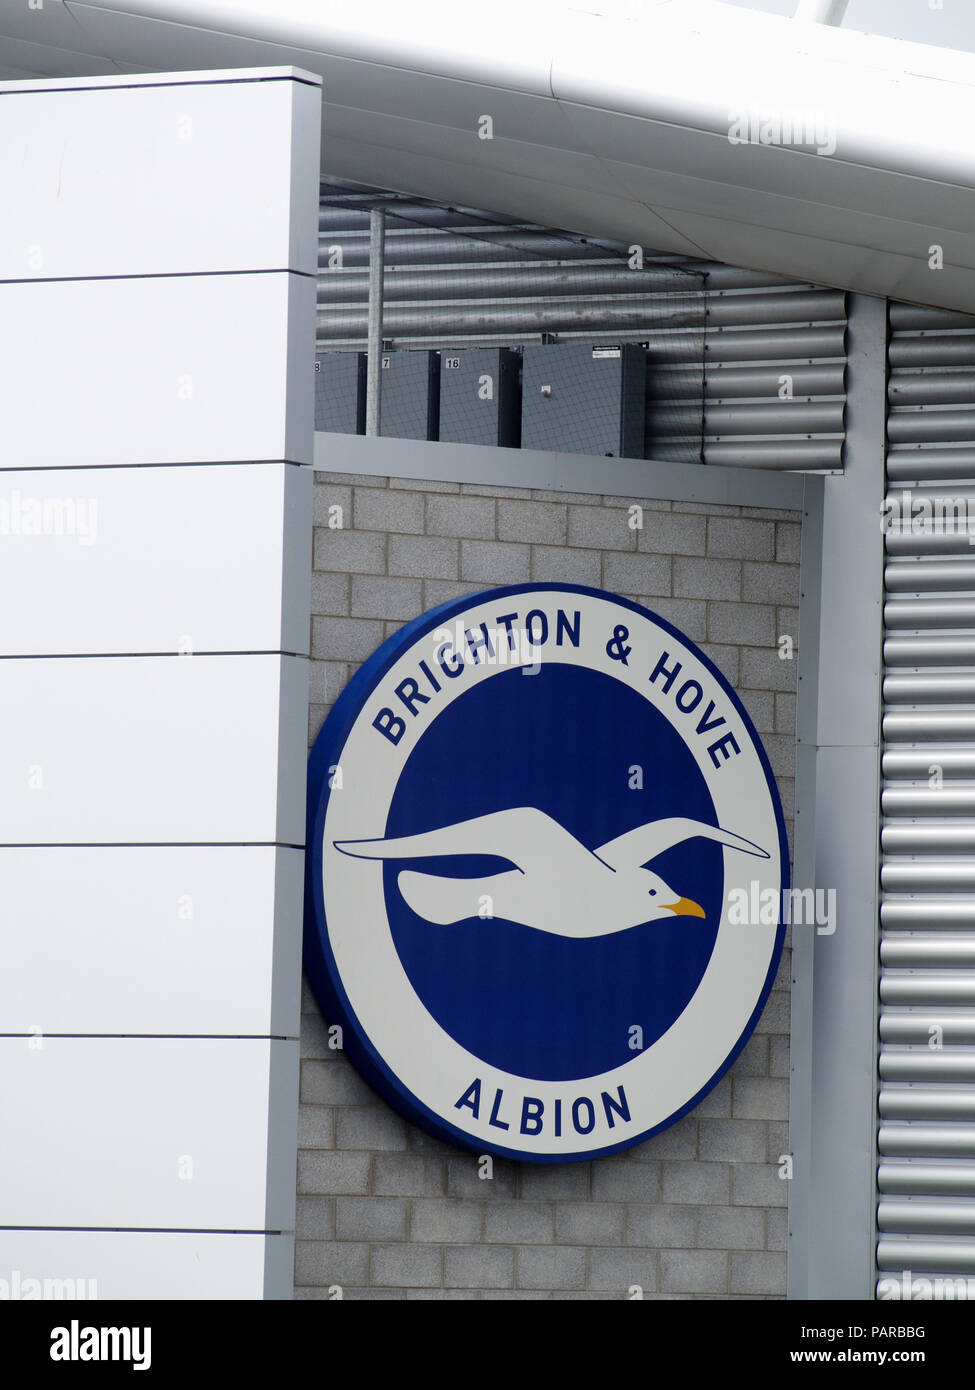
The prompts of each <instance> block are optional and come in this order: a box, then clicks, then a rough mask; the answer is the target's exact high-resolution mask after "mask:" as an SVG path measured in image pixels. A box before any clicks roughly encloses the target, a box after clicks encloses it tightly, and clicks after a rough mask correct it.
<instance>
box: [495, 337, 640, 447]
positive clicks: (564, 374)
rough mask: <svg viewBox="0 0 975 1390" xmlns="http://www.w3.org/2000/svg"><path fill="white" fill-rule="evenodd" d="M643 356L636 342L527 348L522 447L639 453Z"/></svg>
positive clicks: (568, 344) (569, 344)
mask: <svg viewBox="0 0 975 1390" xmlns="http://www.w3.org/2000/svg"><path fill="white" fill-rule="evenodd" d="M646 361H647V355H646V350H645V348H643V347H641V346H640V345H639V344H637V343H623V344H617V345H615V346H611V345H597V346H595V347H593V346H592V345H591V344H588V343H585V344H583V343H546V344H544V345H543V346H541V347H526V348H525V349H524V351H523V370H522V388H521V389H522V394H521V447H522V448H523V449H546V450H559V451H562V452H564V453H568V454H603V455H609V456H611V457H613V458H642V457H643V425H644V413H645V403H644V393H645V389H646V371H647V366H646Z"/></svg>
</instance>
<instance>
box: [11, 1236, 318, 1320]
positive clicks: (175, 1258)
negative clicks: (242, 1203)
mask: <svg viewBox="0 0 975 1390" xmlns="http://www.w3.org/2000/svg"><path fill="white" fill-rule="evenodd" d="M293 1260H294V1237H293V1236H291V1235H286V1234H282V1235H262V1234H252V1233H246V1234H245V1233H239V1232H235V1233H234V1234H232V1235H231V1234H225V1233H224V1232H212V1231H206V1232H201V1231H191V1232H182V1231H165V1232H151V1233H150V1232H145V1231H57V1230H55V1231H0V1281H4V1282H3V1283H0V1301H2V1300H3V1299H4V1297H5V1296H6V1297H9V1298H13V1299H16V1298H17V1297H18V1295H19V1298H20V1299H21V1300H23V1299H25V1298H26V1297H31V1298H33V1297H35V1296H40V1297H43V1298H47V1299H64V1298H69V1299H70V1298H71V1296H72V1295H73V1294H77V1295H78V1297H82V1296H83V1297H84V1298H85V1299H88V1298H90V1297H92V1295H94V1298H95V1299H97V1300H99V1301H103V1300H106V1299H124V1300H125V1301H128V1300H130V1299H150V1298H153V1299H155V1298H162V1299H212V1298H233V1299H249V1298H253V1299H257V1298H263V1297H265V1296H271V1297H275V1296H278V1297H280V1294H279V1293H276V1292H275V1291H274V1290H275V1288H278V1289H279V1288H280V1269H281V1267H282V1266H283V1267H284V1268H285V1269H288V1267H289V1266H290V1265H291V1264H292V1263H293ZM269 1275H270V1278H269ZM288 1278H289V1280H290V1274H289V1275H288ZM28 1280H39V1281H40V1293H39V1295H38V1294H37V1293H36V1292H35V1286H34V1285H29V1284H28V1283H27V1281H28ZM44 1280H47V1281H48V1284H47V1288H46V1289H45V1286H44ZM69 1280H70V1281H71V1282H70V1284H69V1283H67V1282H66V1281H69ZM56 1281H57V1282H56ZM89 1281H93V1283H94V1289H92V1285H91V1283H90V1282H89ZM269 1287H270V1289H271V1292H270V1294H268V1290H269ZM51 1311H52V1315H53V1313H54V1310H53V1309H52V1310H51ZM93 1311H94V1310H93ZM66 1313H67V1310H66ZM70 1316H73V1317H78V1318H81V1319H82V1321H85V1322H86V1321H88V1318H87V1315H86V1314H85V1313H84V1311H83V1305H82V1307H78V1308H72V1309H71V1312H70ZM52 1320H53V1318H52Z"/></svg>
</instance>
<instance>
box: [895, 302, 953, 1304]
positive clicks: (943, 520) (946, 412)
mask: <svg viewBox="0 0 975 1390" xmlns="http://www.w3.org/2000/svg"><path fill="white" fill-rule="evenodd" d="M890 329H891V333H890V380H889V415H888V439H889V449H888V460H887V477H888V489H889V491H888V497H887V505H888V514H887V521H888V522H895V523H897V524H893V525H891V526H890V529H889V530H888V536H887V565H886V601H885V630H884V652H885V680H884V726H883V733H884V754H883V776H884V781H883V793H882V796H883V830H882V870H881V886H882V890H883V891H882V906H881V940H882V944H881V966H880V998H881V1024H880V1049H881V1052H880V1104H879V1111H880V1122H879V1145H878V1153H879V1172H878V1188H879V1194H880V1195H879V1204H878V1229H879V1233H880V1240H879V1248H878V1263H879V1267H880V1272H881V1276H882V1277H883V1276H886V1277H887V1278H890V1277H891V1276H893V1277H895V1278H896V1279H898V1280H900V1281H901V1283H902V1284H903V1282H904V1278H905V1276H904V1271H910V1276H911V1278H912V1279H934V1278H936V1277H937V1276H939V1275H940V1276H944V1277H950V1276H956V1277H958V1276H969V1277H972V1278H973V1282H972V1284H970V1285H967V1286H966V1288H967V1289H968V1290H971V1291H972V1292H970V1293H969V1297H971V1296H972V1293H973V1292H975V318H967V317H965V316H963V315H960V314H952V313H946V312H941V311H935V310H929V309H918V308H912V307H909V306H907V305H892V306H891V318H890ZM914 1287H915V1293H917V1291H918V1290H919V1289H920V1291H921V1292H922V1293H923V1292H924V1289H923V1286H917V1285H915V1286H914ZM902 1296H903V1295H902ZM935 1296H937V1292H936V1291H935ZM943 1296H944V1295H943ZM956 1296H957V1294H956ZM962 1296H964V1294H962Z"/></svg>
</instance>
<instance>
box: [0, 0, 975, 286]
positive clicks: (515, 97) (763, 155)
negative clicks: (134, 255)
mask: <svg viewBox="0 0 975 1390" xmlns="http://www.w3.org/2000/svg"><path fill="white" fill-rule="evenodd" d="M593 11H600V12H599V13H593ZM285 63H293V64H295V65H297V66H299V67H303V68H308V69H311V70H313V71H316V72H319V73H321V74H322V75H323V77H324V81H325V122H326V131H327V141H326V145H325V154H324V170H325V171H326V172H327V173H329V174H332V175H337V176H341V177H344V178H349V179H354V180H356V181H359V182H363V183H367V184H372V185H374V186H378V187H383V188H390V189H395V190H398V191H402V192H406V193H411V194H415V195H418V196H421V197H425V198H429V199H433V200H435V201H437V202H445V203H462V204H466V205H470V206H476V207H484V208H490V209H491V210H492V211H495V212H498V213H503V214H507V215H509V216H513V217H517V218H520V219H524V220H530V221H533V222H536V223H540V224H542V225H547V226H553V227H563V228H567V229H570V230H573V231H579V232H584V233H587V234H590V235H594V236H604V237H610V238H613V239H615V240H622V241H624V242H626V243H638V244H640V245H643V246H646V247H652V248H654V249H657V250H661V251H671V252H675V253H680V254H686V255H692V256H703V257H706V258H708V259H712V260H717V261H725V262H729V263H731V264H734V265H739V266H745V267H754V268H756V269H761V270H769V271H775V272H778V273H780V274H783V275H787V276H790V277H793V278H795V279H799V280H805V281H813V282H816V283H820V284H826V285H835V286H838V287H841V288H848V289H854V290H859V291H862V292H865V293H868V294H876V295H887V296H889V297H891V298H895V299H907V300H913V301H916V302H919V303H924V304H932V305H939V306H944V307H948V308H956V309H963V310H966V311H967V312H975V146H973V144H972V139H971V131H972V120H973V115H975V55H971V54H967V53H959V52H953V51H949V50H945V49H939V48H933V47H928V46H922V45H916V44H909V43H903V42H900V41H898V40H894V39H882V38H876V37H873V36H869V35H865V34H858V33H853V32H850V31H848V30H838V29H834V28H829V27H826V26H823V25H817V24H809V23H799V22H795V21H792V20H787V19H781V18H778V17H776V16H771V15H766V14H761V13H757V12H750V11H748V10H743V9H738V8H733V7H730V6H725V5H722V4H718V3H713V2H712V0H602V3H600V0H591V3H590V4H589V5H588V6H587V5H585V4H583V3H581V0H576V2H575V3H573V0H518V3H513V0H496V2H495V4H493V5H492V6H491V7H490V9H489V10H487V11H485V10H484V9H483V8H480V7H472V6H463V5H459V4H456V3H454V0H274V3H273V4H272V3H270V0H67V3H64V0H45V3H44V6H43V8H42V9H41V10H29V9H28V8H27V5H26V4H25V3H23V0H0V76H2V77H5V78H18V77H28V76H30V75H36V74H46V75H58V76H74V75H84V74H87V73H92V72H106V71H116V72H117V71H120V70H121V71H147V70H156V71H166V70H173V69H181V70H182V69H193V68H218V67H230V66H234V67H238V66H239V67H255V66H262V65H265V64H267V65H274V66H280V65H281V64H285ZM485 118H490V119H489V120H486V119H485ZM488 135H490V137H491V138H485V136H488Z"/></svg>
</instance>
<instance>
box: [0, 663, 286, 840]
mask: <svg viewBox="0 0 975 1390" xmlns="http://www.w3.org/2000/svg"><path fill="white" fill-rule="evenodd" d="M2 676H3V679H2V681H0V786H3V788H4V796H3V798H2V799H0V844H104V843H109V844H119V843H121V844H145V843H162V844H174V843H175V844H184V843H199V842H204V843H218V844H227V843H239V842H253V841H258V842H261V843H273V842H274V841H278V842H282V843H284V844H293V845H301V844H303V843H304V833H305V827H304V791H303V788H304V779H305V752H306V728H307V702H308V663H307V661H306V660H305V659H304V658H302V657H287V656H286V657H280V656H270V655H268V656H193V657H177V656H160V657H152V656H147V657H111V656H109V657H83V658H79V657H74V658H72V657H67V658H61V657H51V658H34V659H31V658H27V659H24V660H19V659H11V660H7V661H5V662H4V663H3V667H2Z"/></svg>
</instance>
